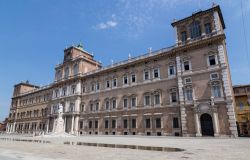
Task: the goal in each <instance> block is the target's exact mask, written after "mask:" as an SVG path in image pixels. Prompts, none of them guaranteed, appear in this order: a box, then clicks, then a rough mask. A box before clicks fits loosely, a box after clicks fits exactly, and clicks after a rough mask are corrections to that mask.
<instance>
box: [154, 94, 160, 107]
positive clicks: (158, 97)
mask: <svg viewBox="0 0 250 160" xmlns="http://www.w3.org/2000/svg"><path fill="white" fill-rule="evenodd" d="M154 99H155V105H159V104H160V95H159V94H156V95H154Z"/></svg>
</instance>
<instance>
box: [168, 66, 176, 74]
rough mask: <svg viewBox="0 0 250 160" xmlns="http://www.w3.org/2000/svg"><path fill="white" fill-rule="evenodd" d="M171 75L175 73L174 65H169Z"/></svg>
mask: <svg viewBox="0 0 250 160" xmlns="http://www.w3.org/2000/svg"><path fill="white" fill-rule="evenodd" d="M169 75H170V76H172V75H175V69H174V66H172V65H170V66H169Z"/></svg>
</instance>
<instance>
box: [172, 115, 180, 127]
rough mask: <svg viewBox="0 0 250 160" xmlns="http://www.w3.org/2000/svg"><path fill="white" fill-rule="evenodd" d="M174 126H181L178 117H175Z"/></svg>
mask: <svg viewBox="0 0 250 160" xmlns="http://www.w3.org/2000/svg"><path fill="white" fill-rule="evenodd" d="M173 128H179V120H178V118H177V117H175V118H173Z"/></svg>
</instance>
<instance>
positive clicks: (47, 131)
mask: <svg viewBox="0 0 250 160" xmlns="http://www.w3.org/2000/svg"><path fill="white" fill-rule="evenodd" d="M46 133H49V119H48V120H47V127H46Z"/></svg>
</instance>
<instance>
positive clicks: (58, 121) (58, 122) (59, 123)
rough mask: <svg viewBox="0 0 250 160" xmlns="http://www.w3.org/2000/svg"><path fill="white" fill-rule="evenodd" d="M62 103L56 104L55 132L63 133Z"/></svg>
mask: <svg viewBox="0 0 250 160" xmlns="http://www.w3.org/2000/svg"><path fill="white" fill-rule="evenodd" d="M62 117H63V105H62V104H60V103H59V105H58V117H57V119H55V129H54V132H55V133H64V132H65V131H64V120H63V118H62Z"/></svg>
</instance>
